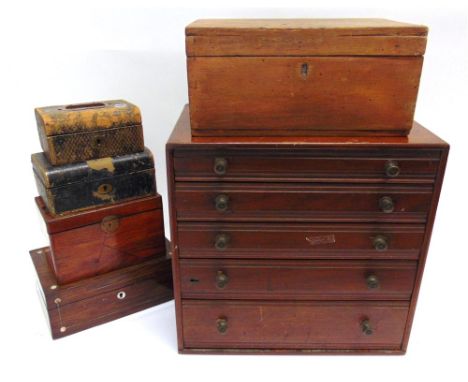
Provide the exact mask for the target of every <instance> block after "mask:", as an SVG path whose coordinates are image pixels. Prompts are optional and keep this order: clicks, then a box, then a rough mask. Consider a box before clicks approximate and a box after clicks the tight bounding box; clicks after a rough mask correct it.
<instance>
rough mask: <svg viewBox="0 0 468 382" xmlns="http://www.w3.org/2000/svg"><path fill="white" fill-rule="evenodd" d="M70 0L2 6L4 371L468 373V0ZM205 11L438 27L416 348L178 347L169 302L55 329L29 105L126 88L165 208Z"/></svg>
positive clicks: (430, 60)
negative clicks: (172, 138) (441, 175)
mask: <svg viewBox="0 0 468 382" xmlns="http://www.w3.org/2000/svg"><path fill="white" fill-rule="evenodd" d="M62 3H63V4H64V3H66V2H65V1H63V2H55V3H54V2H50V1H37V2H35V3H34V2H31V3H26V2H21V1H16V2H12V4H10V5H8V4H7V3H6V2H5V1H3V2H2V5H0V8H1V9H0V41H1V44H0V49H1V57H0V69H1V70H0V88H1V91H0V97H1V100H0V111H1V112H0V118H1V119H0V124H1V126H0V132H1V135H0V137H1V141H0V142H1V143H0V155H1V161H0V168H1V173H0V174H1V177H0V179H1V187H0V192H1V195H0V196H1V198H0V202H1V204H0V214H1V215H0V216H1V220H0V224H1V230H0V232H1V233H0V235H1V254H0V256H1V265H0V282H1V289H0V293H1V298H2V313H1V330H2V332H1V333H2V334H1V336H0V349H1V351H2V353H3V354H1V355H0V359H1V361H0V364H1V366H0V379H1V380H2V381H16V380H20V379H22V380H24V379H26V380H31V379H34V380H39V381H41V380H46V379H47V380H48V381H55V380H57V381H58V380H60V381H75V380H76V381H83V380H90V381H97V380H101V379H102V380H104V379H105V380H163V379H164V380H172V379H176V380H182V378H184V379H185V380H187V381H198V380H206V381H209V380H218V381H219V380H222V381H230V380H236V381H238V380H241V379H249V380H251V379H254V378H255V379H260V380H268V381H274V380H281V381H284V380H291V381H292V380H299V379H300V380H320V381H322V380H329V381H339V380H347V381H358V380H359V381H365V380H377V381H379V382H384V381H409V380H423V379H426V380H427V379H428V378H431V377H434V378H435V379H436V380H441V379H446V380H451V381H462V380H463V381H466V380H468V375H467V374H468V373H467V371H466V361H467V350H466V349H467V348H466V346H467V344H468V336H467V328H468V325H467V313H466V308H467V291H468V288H467V280H468V277H467V274H468V249H467V248H468V244H467V239H468V232H467V231H468V230H467V229H468V226H467V223H466V221H467V218H466V217H467V213H468V208H467V205H468V197H467V196H466V190H467V188H466V187H467V186H468V184H467V183H468V182H467V175H468V171H467V168H468V154H467V152H468V142H467V138H468V135H467V130H468V125H467V117H466V114H467V109H468V103H467V101H468V99H467V90H466V89H467V64H468V61H467V47H468V41H467V9H466V6H464V5H462V2H460V3H458V4H457V3H455V2H451V1H440V2H432V3H431V2H429V1H427V0H426V1H418V2H416V1H409V0H408V1H385V2H379V1H376V0H374V1H359V0H354V1H349V2H346V1H336V0H327V1H322V2H318V1H302V2H301V1H294V0H289V1H287V0H285V1H274V0H269V1H255V0H250V1H240V0H237V1H235V2H230V3H229V6H228V7H225V6H223V3H222V2H221V1H220V0H218V1H216V2H215V1H212V2H208V1H194V2H192V4H191V6H192V8H187V7H186V4H182V3H181V2H178V1H171V2H168V4H165V7H162V6H161V7H159V6H157V5H156V2H149V1H148V2H144V1H136V2H131V1H128V2H123V1H117V0H114V1H112V2H107V3H101V2H99V1H94V2H93V1H78V2H73V3H70V4H71V5H70V6H66V7H65V6H64V5H63V4H62ZM208 17H227V18H229V17H231V18H240V17H285V18H287V17H302V18H304V17H385V18H390V19H396V20H399V21H407V22H414V23H421V24H426V25H428V26H429V27H430V33H429V39H428V47H427V53H426V56H425V64H424V69H423V76H422V81H421V86H420V92H419V98H418V106H417V110H416V119H417V120H418V121H419V122H421V123H422V124H423V125H425V126H427V127H428V128H430V129H431V130H433V131H434V132H436V133H437V134H439V135H440V136H441V137H442V138H444V139H445V140H447V141H448V142H449V143H450V144H451V153H450V157H449V164H448V169H447V173H446V179H445V184H444V188H443V190H442V197H441V200H440V204H439V211H438V215H437V219H436V224H435V227H434V234H433V238H432V245H431V248H430V252H429V256H428V262H427V266H426V271H425V275H424V278H423V283H422V288H421V293H420V298H419V303H418V309H417V311H416V317H415V321H414V326H413V331H412V334H411V338H410V343H409V349H408V353H407V355H406V356H394V357H388V356H387V357H383V356H372V357H369V356H194V355H179V354H178V353H177V349H176V332H175V318H174V305H173V303H172V302H170V303H166V304H164V305H162V306H159V307H156V308H153V309H149V310H147V311H144V312H141V313H137V314H135V315H133V316H130V317H127V318H124V319H120V320H117V321H115V322H112V323H109V324H107V325H103V326H100V327H98V328H94V329H91V330H88V331H86V332H82V333H79V334H76V335H73V336H70V337H67V338H65V339H61V340H58V341H52V340H51V339H50V336H49V333H48V331H47V327H46V325H45V320H44V317H43V316H42V311H41V308H40V305H39V300H38V298H37V295H36V292H35V276H34V272H33V268H32V265H31V263H30V260H29V255H28V250H29V249H33V248H37V247H40V246H44V245H46V244H47V236H46V234H45V230H44V229H43V226H42V222H41V221H40V219H39V217H38V214H37V212H36V209H35V205H34V203H33V198H34V196H35V195H36V189H35V185H34V182H33V176H32V172H31V166H30V157H29V156H30V154H31V153H33V152H37V151H40V145H39V139H38V136H37V132H36V127H35V120H34V114H33V108H34V107H36V106H45V105H54V104H66V103H75V102H85V101H92V100H101V99H116V98H125V99H128V100H129V101H131V102H134V103H136V104H137V105H139V106H140V108H141V111H142V114H143V123H144V132H145V140H146V145H147V146H148V147H149V148H150V149H151V150H152V151H153V153H154V154H155V158H156V162H157V163H156V168H157V185H158V189H159V192H160V193H161V194H162V195H163V198H164V206H165V209H166V211H167V192H166V174H165V157H164V146H165V142H166V140H167V138H168V136H169V134H170V132H171V129H172V127H173V125H174V123H175V121H176V120H177V117H178V114H179V112H180V110H181V109H182V106H183V104H184V103H186V102H187V85H186V72H185V52H184V27H185V25H187V24H188V23H189V22H191V21H193V20H194V19H197V18H208ZM166 219H167V215H166ZM167 222H168V220H166V227H168V223H167ZM2 374H5V375H4V376H3V375H2Z"/></svg>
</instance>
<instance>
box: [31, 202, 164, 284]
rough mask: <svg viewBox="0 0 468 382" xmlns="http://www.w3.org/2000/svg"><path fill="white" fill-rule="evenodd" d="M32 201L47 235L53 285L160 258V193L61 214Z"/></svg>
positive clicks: (162, 244)
mask: <svg viewBox="0 0 468 382" xmlns="http://www.w3.org/2000/svg"><path fill="white" fill-rule="evenodd" d="M36 203H37V206H38V208H39V211H40V213H41V215H42V218H43V220H44V223H45V224H46V227H47V232H48V233H49V238H50V250H48V251H47V252H46V255H47V258H48V260H49V264H50V268H51V269H52V270H53V271H54V274H55V278H56V279H57V283H58V284H65V283H70V282H73V281H76V280H81V279H83V278H86V277H91V276H95V275H97V274H102V273H107V272H109V271H112V270H115V269H118V268H123V267H127V266H130V265H134V264H137V263H141V262H144V261H147V260H148V259H150V258H154V257H161V256H163V257H164V256H165V254H166V248H165V236H164V222H163V211H162V201H161V196H160V195H155V196H151V197H147V198H141V199H136V200H133V201H129V202H124V203H118V204H116V205H110V206H106V207H102V208H98V209H93V210H88V211H81V212H77V213H74V214H68V215H64V216H52V215H51V214H50V213H49V212H48V210H47V208H46V206H45V204H44V202H43V200H42V198H40V197H37V198H36Z"/></svg>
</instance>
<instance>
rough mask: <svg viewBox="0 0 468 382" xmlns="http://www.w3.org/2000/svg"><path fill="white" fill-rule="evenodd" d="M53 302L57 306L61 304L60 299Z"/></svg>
mask: <svg viewBox="0 0 468 382" xmlns="http://www.w3.org/2000/svg"><path fill="white" fill-rule="evenodd" d="M54 302H55V305H58V304H60V303H61V302H62V299H60V298H58V297H57V298H56V299H55V300H54Z"/></svg>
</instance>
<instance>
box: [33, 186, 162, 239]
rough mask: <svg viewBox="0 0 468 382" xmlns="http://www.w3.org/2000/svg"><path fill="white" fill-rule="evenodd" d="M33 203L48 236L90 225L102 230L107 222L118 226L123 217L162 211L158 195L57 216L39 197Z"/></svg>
mask: <svg viewBox="0 0 468 382" xmlns="http://www.w3.org/2000/svg"><path fill="white" fill-rule="evenodd" d="M35 201H36V205H37V208H38V209H39V212H40V214H41V216H42V219H43V220H44V223H45V225H46V227H47V233H49V234H50V235H51V234H54V233H58V232H63V231H68V230H70V229H75V228H79V227H84V226H87V225H91V224H101V228H103V225H107V223H109V220H110V221H117V224H119V223H118V222H119V220H120V219H121V218H122V217H124V216H129V215H136V214H139V213H142V212H147V211H152V210H162V200H161V196H160V195H158V194H156V195H153V196H149V197H145V198H138V199H134V200H130V201H126V202H121V203H117V204H109V205H106V206H104V207H99V208H94V209H91V210H83V211H77V212H74V213H71V214H68V215H58V216H53V215H52V214H50V212H49V211H48V209H47V207H46V205H45V203H44V201H43V200H42V198H41V197H40V196H38V197H36V198H35ZM114 219H115V220H114ZM104 230H105V229H104Z"/></svg>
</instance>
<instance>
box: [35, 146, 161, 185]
mask: <svg viewBox="0 0 468 382" xmlns="http://www.w3.org/2000/svg"><path fill="white" fill-rule="evenodd" d="M31 162H32V165H33V169H34V172H35V173H36V175H37V176H38V177H39V179H40V180H41V182H42V183H43V184H44V186H45V187H46V188H53V187H61V186H65V185H69V184H72V183H78V182H92V181H98V180H103V179H107V178H110V177H114V176H119V175H125V174H131V173H135V172H139V171H144V170H148V169H152V168H154V160H153V155H152V154H151V151H150V150H149V149H148V148H145V150H144V151H143V152H141V153H134V154H128V155H121V156H115V157H107V158H100V159H94V160H89V161H86V162H79V163H72V164H67V165H63V166H52V165H51V164H50V163H49V161H48V160H47V158H46V156H45V155H44V153H36V154H32V155H31Z"/></svg>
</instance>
